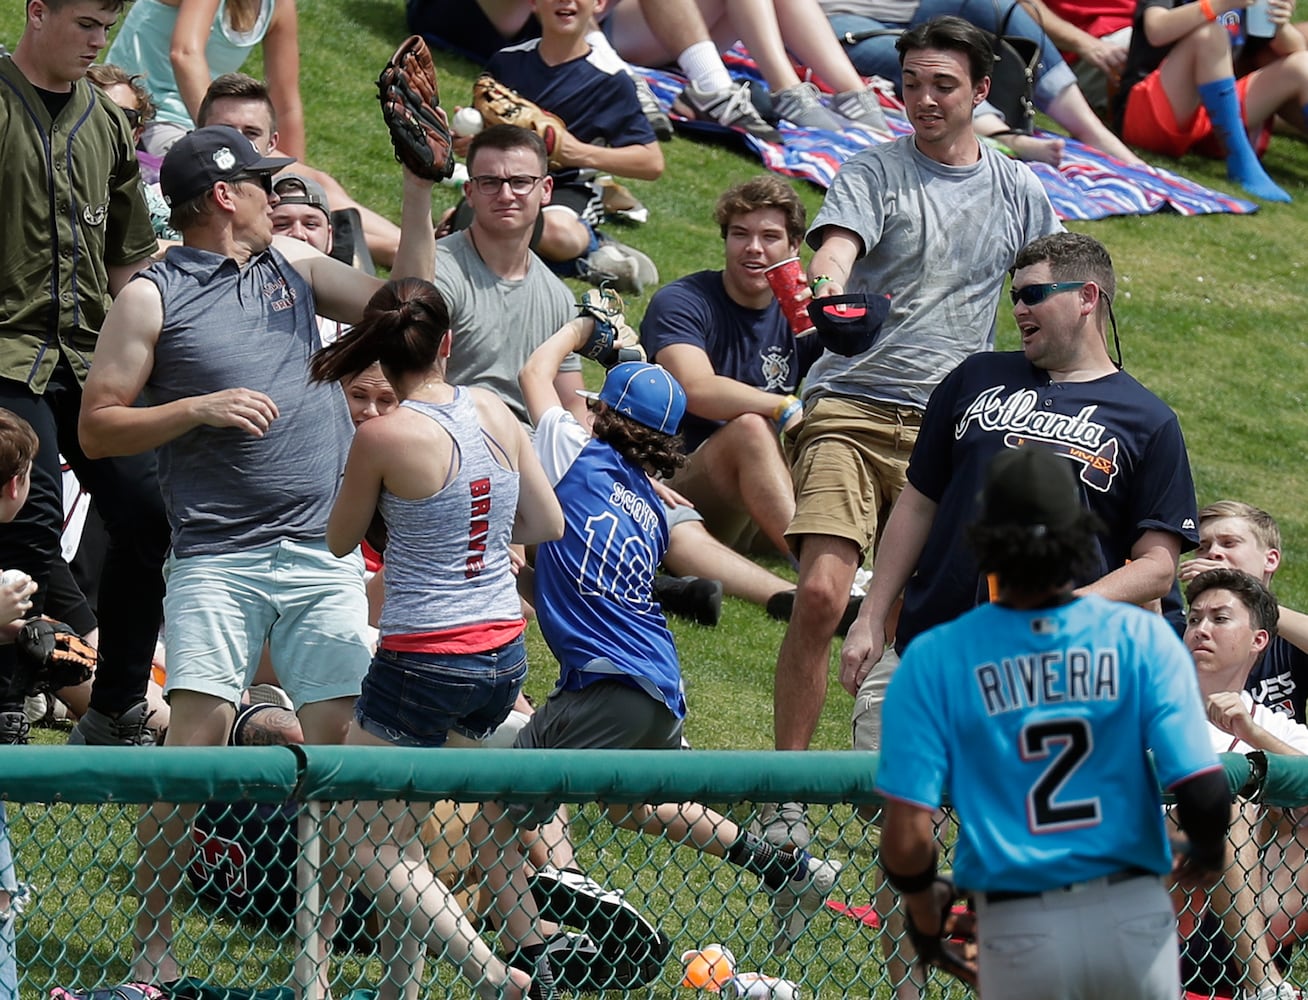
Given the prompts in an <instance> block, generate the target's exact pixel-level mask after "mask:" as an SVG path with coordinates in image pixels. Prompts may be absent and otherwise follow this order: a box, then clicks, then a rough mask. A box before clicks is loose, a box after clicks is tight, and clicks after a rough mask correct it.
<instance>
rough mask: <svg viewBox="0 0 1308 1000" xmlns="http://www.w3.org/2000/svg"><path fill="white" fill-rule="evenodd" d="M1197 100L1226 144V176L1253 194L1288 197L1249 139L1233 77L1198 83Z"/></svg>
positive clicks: (1273, 198) (1265, 197) (1274, 198)
mask: <svg viewBox="0 0 1308 1000" xmlns="http://www.w3.org/2000/svg"><path fill="white" fill-rule="evenodd" d="M1199 100H1200V101H1201V102H1202V103H1203V106H1204V108H1205V109H1206V110H1207V111H1208V117H1209V118H1211V119H1212V122H1213V127H1214V128H1215V129H1216V130H1217V134H1218V135H1220V136H1221V137H1222V142H1223V144H1225V146H1226V174H1227V176H1228V177H1230V178H1231V180H1233V181H1235V182H1236V183H1237V184H1239V185H1240V186H1241V187H1242V188H1244V189H1245V190H1246V191H1248V192H1249V193H1250V194H1251V195H1253V196H1254V197H1255V198H1262V199H1263V200H1264V201H1289V200H1290V196H1289V195H1288V194H1286V193H1285V192H1284V191H1282V190H1281V189H1280V188H1279V187H1277V186H1276V183H1275V182H1274V181H1273V180H1272V179H1271V178H1270V177H1268V176H1267V172H1266V171H1265V170H1263V165H1262V164H1261V163H1259V162H1258V154H1257V153H1255V152H1254V149H1253V146H1252V145H1251V144H1250V142H1249V133H1248V132H1246V131H1245V127H1244V118H1243V117H1241V115H1240V99H1239V98H1238V97H1237V96H1236V93H1235V78H1234V77H1230V76H1227V77H1223V78H1222V79H1220V80H1212V81H1210V82H1208V83H1201V84H1199Z"/></svg>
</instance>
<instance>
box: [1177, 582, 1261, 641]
mask: <svg viewBox="0 0 1308 1000" xmlns="http://www.w3.org/2000/svg"><path fill="white" fill-rule="evenodd" d="M1210 590H1226V591H1229V592H1230V593H1231V594H1232V595H1234V596H1235V599H1236V600H1237V601H1239V602H1240V603H1241V604H1243V605H1244V606H1245V610H1247V611H1248V612H1249V624H1250V625H1252V626H1253V627H1254V628H1260V629H1263V630H1264V631H1265V632H1266V633H1267V635H1268V638H1269V639H1275V638H1276V625H1277V622H1278V621H1279V620H1280V617H1281V609H1280V607H1279V606H1278V605H1277V603H1276V598H1275V597H1273V596H1272V592H1271V591H1270V590H1268V589H1267V588H1266V587H1265V586H1263V582H1262V581H1261V580H1259V579H1257V578H1256V577H1252V576H1250V575H1249V574H1248V573H1245V572H1242V571H1241V570H1238V569H1227V568H1225V567H1223V568H1222V569H1210V570H1208V572H1206V573H1200V574H1199V575H1198V576H1196V577H1195V578H1194V579H1193V580H1191V581H1190V585H1189V586H1188V587H1186V588H1185V600H1186V603H1187V604H1191V605H1193V604H1194V602H1195V601H1197V600H1198V599H1199V597H1200V596H1201V595H1203V594H1205V593H1207V592H1208V591H1210Z"/></svg>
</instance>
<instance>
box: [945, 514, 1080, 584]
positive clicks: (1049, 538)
mask: <svg viewBox="0 0 1308 1000" xmlns="http://www.w3.org/2000/svg"><path fill="white" fill-rule="evenodd" d="M1102 528H1103V525H1102V522H1100V520H1099V518H1097V517H1096V516H1095V515H1094V514H1092V513H1090V512H1089V511H1082V512H1081V514H1080V516H1079V517H1078V518H1077V519H1076V520H1075V521H1073V522H1072V523H1071V524H1070V525H1067V526H1066V527H1046V526H1045V525H1036V526H1032V525H1025V524H995V525H988V524H973V525H971V526H970V527H969V528H968V529H967V540H968V543H969V544H970V545H971V546H972V551H973V552H975V553H976V558H977V565H978V566H979V567H980V569H981V572H983V573H994V574H995V575H996V576H998V577H999V581H1000V583H1001V584H1002V585H1003V586H1004V587H1010V588H1013V589H1016V590H1020V591H1023V592H1027V593H1036V592H1040V591H1046V590H1048V591H1058V590H1061V589H1063V588H1064V587H1066V586H1068V585H1069V584H1071V583H1072V582H1073V581H1076V580H1084V579H1085V578H1087V577H1088V576H1089V575H1090V574H1091V573H1093V572H1095V570H1096V569H1097V568H1098V566H1099V542H1098V540H1097V539H1096V538H1095V532H1096V531H1099V530H1102Z"/></svg>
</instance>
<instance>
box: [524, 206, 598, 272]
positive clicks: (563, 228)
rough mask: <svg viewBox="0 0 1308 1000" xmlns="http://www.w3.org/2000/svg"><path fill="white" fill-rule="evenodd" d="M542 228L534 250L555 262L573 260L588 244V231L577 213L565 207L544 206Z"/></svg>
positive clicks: (582, 252)
mask: <svg viewBox="0 0 1308 1000" xmlns="http://www.w3.org/2000/svg"><path fill="white" fill-rule="evenodd" d="M543 216H544V219H545V225H544V228H543V229H542V231H541V234H540V243H539V244H538V245H537V247H536V252H537V253H538V254H540V255H541V256H542V257H544V258H545V259H546V260H552V261H555V262H558V261H565V260H574V259H575V258H577V257H580V256H582V255H583V254H584V253H585V252H586V249H587V248H588V247H589V246H590V233H589V232H588V231H587V230H586V227H585V226H584V225H582V222H581V220H580V219H579V218H577V214H576V213H575V212H573V211H571V210H570V209H567V208H548V207H547V208H546V209H545V211H544V213H543Z"/></svg>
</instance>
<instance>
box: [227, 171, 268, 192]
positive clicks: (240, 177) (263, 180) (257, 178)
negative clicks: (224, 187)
mask: <svg viewBox="0 0 1308 1000" xmlns="http://www.w3.org/2000/svg"><path fill="white" fill-rule="evenodd" d="M240 181H254V182H255V183H256V184H258V185H259V186H260V187H261V188H263V193H264V194H266V195H268V197H270V198H271V197H272V195H273V175H272V174H262V173H260V174H237V175H236V176H235V177H233V178H231V182H232V183H233V184H236V183H238V182H240Z"/></svg>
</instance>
